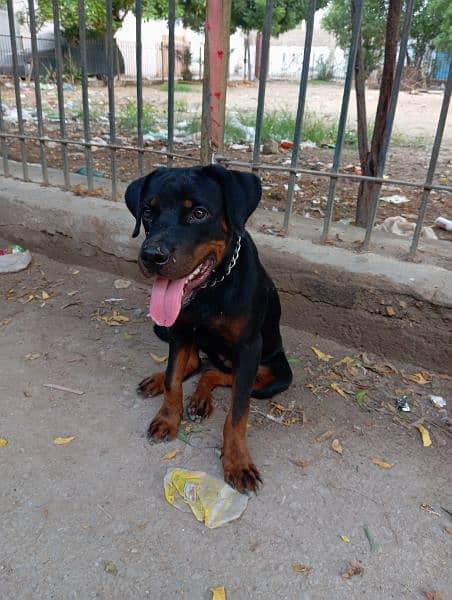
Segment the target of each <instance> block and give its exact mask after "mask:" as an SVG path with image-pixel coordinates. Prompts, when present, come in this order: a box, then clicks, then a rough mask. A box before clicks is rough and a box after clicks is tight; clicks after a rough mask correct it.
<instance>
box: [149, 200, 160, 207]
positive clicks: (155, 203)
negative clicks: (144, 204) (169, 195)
mask: <svg viewBox="0 0 452 600" xmlns="http://www.w3.org/2000/svg"><path fill="white" fill-rule="evenodd" d="M158 203H159V201H158V200H157V198H151V202H150V205H151V206H152V207H153V208H155V207H156V206H157V204H158Z"/></svg>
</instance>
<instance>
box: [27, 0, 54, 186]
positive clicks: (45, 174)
mask: <svg viewBox="0 0 452 600" xmlns="http://www.w3.org/2000/svg"><path fill="white" fill-rule="evenodd" d="M28 16H29V18H30V35H31V55H32V60H33V71H34V84H35V98H36V116H37V117H38V127H37V129H38V135H39V136H40V137H43V136H44V134H45V132H44V124H43V119H42V100H41V84H40V83H39V77H40V68H39V67H40V64H39V53H38V43H37V39H36V18H35V5H34V0H28ZM39 151H40V156H41V167H42V180H43V183H44V185H49V172H48V169H47V152H46V146H45V143H44V142H43V141H41V142H40V145H39Z"/></svg>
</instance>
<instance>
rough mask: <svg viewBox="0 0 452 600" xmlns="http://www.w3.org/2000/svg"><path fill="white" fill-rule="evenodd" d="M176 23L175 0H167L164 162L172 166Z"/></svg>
mask: <svg viewBox="0 0 452 600" xmlns="http://www.w3.org/2000/svg"><path fill="white" fill-rule="evenodd" d="M175 23H176V1H175V0H169V3H168V143H167V152H168V156H167V157H166V164H167V165H168V167H172V166H173V157H172V156H171V153H172V152H173V148H174V71H175V54H176V49H175V42H174V25H175Z"/></svg>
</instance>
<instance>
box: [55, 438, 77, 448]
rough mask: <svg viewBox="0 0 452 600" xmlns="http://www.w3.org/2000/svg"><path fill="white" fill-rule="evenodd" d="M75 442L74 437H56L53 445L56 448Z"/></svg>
mask: <svg viewBox="0 0 452 600" xmlns="http://www.w3.org/2000/svg"><path fill="white" fill-rule="evenodd" d="M74 440H75V435H70V436H68V437H56V438H55V439H54V440H53V443H54V444H55V445H56V446H64V445H65V444H70V443H71V442H73V441H74Z"/></svg>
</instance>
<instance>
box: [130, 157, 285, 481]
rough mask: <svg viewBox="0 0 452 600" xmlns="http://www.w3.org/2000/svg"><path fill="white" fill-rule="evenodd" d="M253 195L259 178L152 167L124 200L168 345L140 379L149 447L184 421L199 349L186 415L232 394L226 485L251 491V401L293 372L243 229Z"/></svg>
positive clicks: (272, 300) (265, 279)
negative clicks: (153, 409) (154, 400)
mask: <svg viewBox="0 0 452 600" xmlns="http://www.w3.org/2000/svg"><path fill="white" fill-rule="evenodd" d="M260 197H261V185H260V181H259V179H258V178H257V177H256V176H255V175H252V174H249V173H241V172H238V171H231V170H226V169H224V168H223V167H221V166H219V165H210V166H207V167H193V168H185V169H165V168H161V169H157V170H156V171H154V172H153V173H151V174H150V175H148V176H147V177H142V178H141V179H138V180H136V181H134V182H133V183H131V184H130V185H129V187H128V189H127V191H126V203H127V206H128V208H129V209H130V211H131V212H132V214H133V215H134V216H135V219H136V226H135V230H134V232H133V236H134V237H136V236H137V235H138V234H139V231H140V227H141V224H143V227H144V231H145V235H146V238H145V240H144V242H143V245H142V246H141V250H140V254H139V259H138V262H139V265H140V268H141V270H142V271H143V273H144V274H145V275H148V276H155V281H154V285H153V289H152V295H151V301H150V307H149V314H150V316H151V317H152V319H153V321H154V322H155V323H156V327H155V331H156V333H157V335H158V336H159V337H160V338H161V339H164V340H166V341H168V342H169V358H168V366H167V369H166V373H155V374H154V375H151V376H150V377H147V378H146V379H144V380H143V381H142V382H141V383H140V385H139V390H140V391H141V393H142V394H143V395H144V396H155V395H157V394H161V393H163V394H164V401H163V405H162V407H161V408H160V410H159V411H158V413H157V415H156V416H155V418H154V420H153V421H152V422H151V424H150V425H149V430H148V435H149V437H150V438H151V439H153V440H166V439H173V438H174V437H175V436H176V433H177V430H178V427H179V424H180V422H181V419H182V415H183V406H182V382H183V380H184V379H186V378H187V377H189V376H190V375H191V374H193V373H194V372H195V371H197V370H198V369H199V367H200V359H199V356H198V350H202V351H203V352H205V353H206V354H207V356H208V358H209V360H210V362H211V363H212V364H213V365H214V366H215V367H216V369H217V370H207V371H205V372H204V373H203V374H202V375H201V378H200V380H199V382H198V385H197V388H196V391H195V393H194V395H193V396H192V398H191V400H190V404H189V407H188V413H189V415H190V416H191V417H192V418H194V419H197V418H198V419H204V418H205V417H208V416H209V415H210V414H211V412H212V410H213V403H212V390H213V389H214V388H215V387H217V386H231V387H232V402H231V407H230V410H229V412H228V414H227V417H226V421H225V425H224V446H223V468H224V478H225V481H226V482H227V483H229V484H230V485H232V486H233V487H235V488H236V489H237V490H239V491H241V492H245V491H251V490H256V489H257V487H258V485H259V482H260V481H261V478H260V476H259V472H258V470H257V469H256V467H255V466H254V464H253V462H252V460H251V457H250V455H249V452H248V449H247V447H246V440H245V437H246V427H247V420H248V414H249V407H250V396H252V397H254V398H269V397H271V396H273V395H274V394H277V393H278V392H281V391H283V390H285V389H286V388H287V387H288V386H289V385H290V383H291V381H292V372H291V370H290V366H289V364H288V362H287V359H286V356H285V354H284V350H283V347H282V342H281V335H280V331H279V319H280V314H281V308H280V303H279V298H278V293H277V291H276V289H275V286H274V284H273V282H272V281H271V279H270V278H269V276H268V275H267V273H266V272H265V270H264V268H263V267H262V265H261V263H260V261H259V257H258V254H257V250H256V247H255V245H254V243H253V241H252V239H251V237H250V235H249V234H248V233H247V232H246V231H245V223H246V221H247V219H248V217H249V216H250V215H251V213H252V212H253V211H254V209H255V208H256V206H257V204H258V203H259V200H260Z"/></svg>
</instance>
